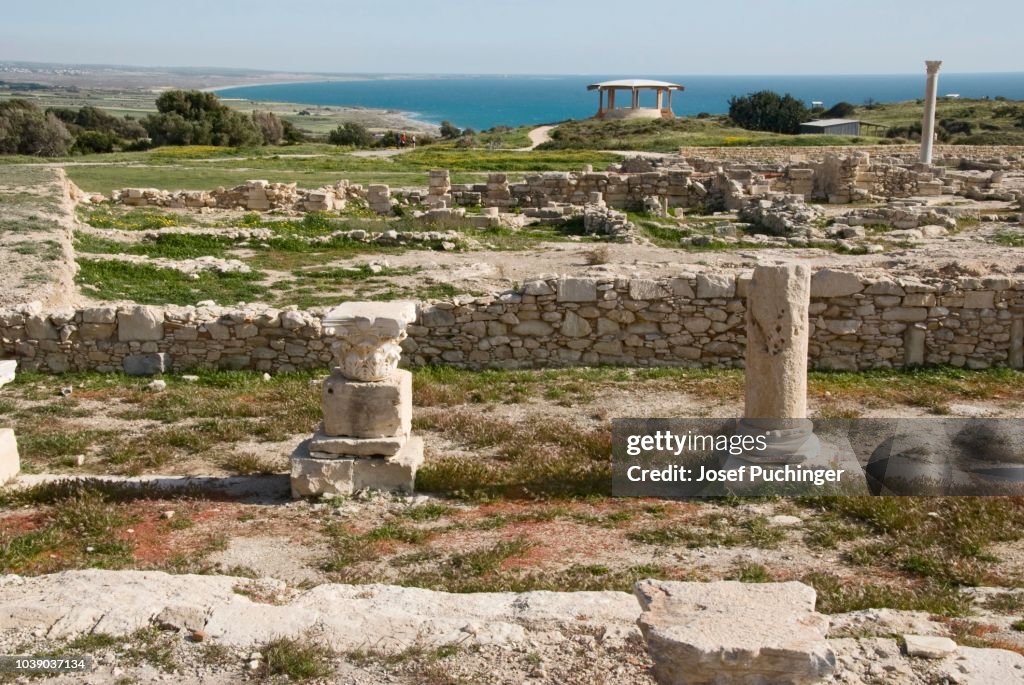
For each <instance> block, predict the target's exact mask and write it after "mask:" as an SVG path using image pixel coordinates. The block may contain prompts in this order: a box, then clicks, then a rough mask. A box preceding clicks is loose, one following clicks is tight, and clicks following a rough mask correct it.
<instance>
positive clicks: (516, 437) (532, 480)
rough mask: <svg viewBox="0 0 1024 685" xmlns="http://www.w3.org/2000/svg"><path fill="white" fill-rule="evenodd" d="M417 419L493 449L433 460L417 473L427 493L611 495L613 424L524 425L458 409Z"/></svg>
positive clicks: (479, 446) (476, 446)
mask: <svg viewBox="0 0 1024 685" xmlns="http://www.w3.org/2000/svg"><path fill="white" fill-rule="evenodd" d="M415 424H416V428H417V429H427V430H432V431H436V432H439V433H441V434H442V435H444V436H445V437H446V438H448V439H450V440H454V441H456V442H459V443H462V444H464V445H466V446H467V447H469V448H472V449H473V450H480V449H486V450H488V451H490V452H492V453H493V456H492V458H490V459H486V460H485V459H478V458H464V457H445V456H442V457H440V458H439V459H433V460H431V461H428V462H427V464H425V465H424V466H423V467H422V468H421V470H420V471H419V472H418V474H417V488H419V489H420V490H422V491H423V492H433V493H436V494H442V495H446V496H452V497H469V498H488V497H493V496H498V495H500V496H504V497H579V496H588V495H607V494H610V490H611V432H610V430H609V429H607V428H600V429H593V430H588V429H581V428H579V427H578V426H577V425H575V424H574V423H573V422H571V421H567V420H551V421H547V422H543V423H542V422H533V423H530V424H527V425H524V424H522V423H521V422H516V421H510V420H504V419H490V420H488V419H484V418H482V417H479V416H475V415H473V414H470V413H468V412H457V411H456V412H448V413H445V414H434V415H432V416H429V417H428V416H421V417H420V418H419V419H417V420H416V421H415Z"/></svg>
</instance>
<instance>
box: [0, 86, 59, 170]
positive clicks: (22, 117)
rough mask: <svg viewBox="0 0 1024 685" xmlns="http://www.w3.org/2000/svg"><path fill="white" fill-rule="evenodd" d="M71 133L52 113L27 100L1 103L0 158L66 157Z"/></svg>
mask: <svg viewBox="0 0 1024 685" xmlns="http://www.w3.org/2000/svg"><path fill="white" fill-rule="evenodd" d="M70 143H71V133H70V132H69V131H68V129H67V127H66V126H64V123H63V122H62V121H61V120H60V119H58V118H57V117H56V116H54V115H53V114H52V113H49V112H44V111H43V110H41V109H39V107H37V106H36V105H35V104H34V103H32V102H29V101H27V100H7V101H6V102H0V154H5V155H42V156H46V157H53V156H58V155H63V154H67V151H68V145H69V144H70Z"/></svg>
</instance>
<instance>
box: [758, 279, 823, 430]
mask: <svg viewBox="0 0 1024 685" xmlns="http://www.w3.org/2000/svg"><path fill="white" fill-rule="evenodd" d="M749 293H750V295H749V296H748V297H747V355H746V397H745V404H744V416H746V417H747V418H752V419H803V418H806V417H807V333H808V326H809V324H808V314H807V312H808V309H809V308H810V293H811V270H810V268H808V267H807V266H805V265H803V264H786V265H783V266H759V267H757V268H756V269H755V270H754V278H753V281H751V284H750V290H749Z"/></svg>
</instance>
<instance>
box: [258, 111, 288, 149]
mask: <svg viewBox="0 0 1024 685" xmlns="http://www.w3.org/2000/svg"><path fill="white" fill-rule="evenodd" d="M252 123H254V124H255V125H256V128H257V129H259V131H260V135H262V136H263V144H264V145H280V143H281V141H282V140H283V139H284V123H283V122H282V121H281V119H280V118H279V117H278V116H277V115H276V114H274V113H273V112H261V111H258V110H257V111H253V113H252Z"/></svg>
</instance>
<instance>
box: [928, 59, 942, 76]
mask: <svg viewBox="0 0 1024 685" xmlns="http://www.w3.org/2000/svg"><path fill="white" fill-rule="evenodd" d="M924 66H925V68H927V69H928V75H929V76H934V75H935V74H937V73H939V67H941V66H942V60H940V59H939V60H926V61H925V63H924Z"/></svg>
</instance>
